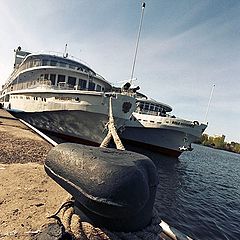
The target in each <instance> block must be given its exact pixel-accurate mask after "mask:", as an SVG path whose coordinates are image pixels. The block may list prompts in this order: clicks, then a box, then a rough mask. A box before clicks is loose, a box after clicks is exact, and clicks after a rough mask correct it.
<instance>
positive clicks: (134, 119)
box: [130, 117, 169, 124]
mask: <svg viewBox="0 0 240 240" xmlns="http://www.w3.org/2000/svg"><path fill="white" fill-rule="evenodd" d="M130 121H137V119H136V118H135V117H131V118H130ZM138 121H140V122H141V121H143V122H150V123H155V122H154V121H153V120H149V121H148V120H146V119H140V118H139V119H138ZM156 123H158V124H161V123H162V122H156ZM166 123H169V121H166Z"/></svg>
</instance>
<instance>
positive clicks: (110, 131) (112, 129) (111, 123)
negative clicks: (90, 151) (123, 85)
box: [100, 97, 125, 150]
mask: <svg viewBox="0 0 240 240" xmlns="http://www.w3.org/2000/svg"><path fill="white" fill-rule="evenodd" d="M107 126H108V134H107V136H106V137H105V138H104V139H103V141H102V143H101V145H100V147H105V148H106V147H107V146H108V145H109V142H110V141H111V139H112V138H113V140H114V143H115V145H116V148H117V149H119V150H125V148H124V146H123V144H122V141H121V139H120V137H119V136H118V134H117V130H116V127H115V124H114V117H113V110H112V97H110V98H109V121H108V124H107Z"/></svg>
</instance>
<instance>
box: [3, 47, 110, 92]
mask: <svg viewBox="0 0 240 240" xmlns="http://www.w3.org/2000/svg"><path fill="white" fill-rule="evenodd" d="M42 85H48V86H49V88H52V89H65V90H83V91H84V90H85V91H97V92H108V91H111V89H112V86H111V84H110V83H108V82H107V81H106V80H105V79H104V78H103V77H102V76H100V75H98V74H97V73H95V72H94V71H93V70H92V69H91V68H90V67H88V66H87V64H86V63H83V62H81V61H80V60H78V61H77V60H75V59H72V58H70V57H68V56H59V55H57V54H43V53H40V54H31V53H29V52H24V51H21V50H19V49H18V50H16V53H15V64H14V71H13V73H12V74H11V76H10V77H9V80H8V81H7V83H6V84H5V85H4V86H3V90H2V94H6V93H7V92H11V91H16V90H21V89H26V88H33V87H38V86H42Z"/></svg>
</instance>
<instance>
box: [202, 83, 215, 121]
mask: <svg viewBox="0 0 240 240" xmlns="http://www.w3.org/2000/svg"><path fill="white" fill-rule="evenodd" d="M214 88H215V84H213V86H212V90H211V93H210V97H209V101H208V106H207V110H206V114H205V119H204V122H207V115H208V112H209V108H210V104H211V101H212V96H213V91H214Z"/></svg>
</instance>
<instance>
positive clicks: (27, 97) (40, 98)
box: [10, 96, 80, 102]
mask: <svg viewBox="0 0 240 240" xmlns="http://www.w3.org/2000/svg"><path fill="white" fill-rule="evenodd" d="M10 98H11V99H24V98H25V99H27V100H30V99H31V98H32V99H33V100H39V101H43V102H46V101H47V99H46V98H42V97H29V96H26V97H23V96H19V97H18V96H11V97H10ZM54 98H55V99H57V100H64V101H66V100H75V101H77V102H79V101H80V98H79V97H54Z"/></svg>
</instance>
